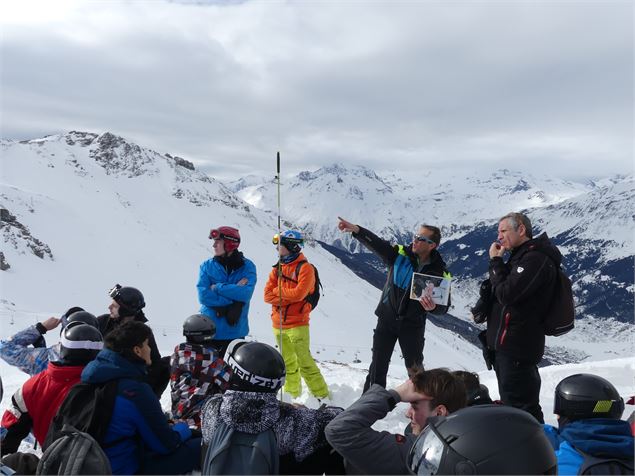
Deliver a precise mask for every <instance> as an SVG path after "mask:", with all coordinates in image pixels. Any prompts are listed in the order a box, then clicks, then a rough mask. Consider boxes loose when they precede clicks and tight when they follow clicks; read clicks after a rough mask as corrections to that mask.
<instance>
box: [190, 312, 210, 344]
mask: <svg viewBox="0 0 635 476" xmlns="http://www.w3.org/2000/svg"><path fill="white" fill-rule="evenodd" d="M183 335H184V336H185V338H186V339H187V341H188V342H190V343H192V344H208V343H209V342H210V341H211V340H212V339H214V336H215V335H216V325H215V324H214V321H212V320H211V319H210V318H209V317H207V316H204V315H203V314H192V315H191V316H190V317H188V318H187V319H185V322H184V323H183Z"/></svg>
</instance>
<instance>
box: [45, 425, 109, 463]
mask: <svg viewBox="0 0 635 476" xmlns="http://www.w3.org/2000/svg"><path fill="white" fill-rule="evenodd" d="M59 435H60V437H59V438H57V439H56V440H55V441H53V442H52V443H51V444H50V445H49V447H48V448H47V449H46V451H44V454H43V455H42V458H41V459H40V462H39V464H38V465H37V469H36V470H35V474H37V475H40V474H42V475H44V474H68V475H75V474H112V468H111V466H110V460H109V459H108V456H106V453H104V450H103V449H102V448H101V446H99V443H97V442H96V441H95V439H94V438H93V437H92V436H90V435H89V434H88V433H85V432H83V431H79V430H77V429H76V428H74V427H73V426H71V425H64V426H63V427H62V429H61V430H60V432H59Z"/></svg>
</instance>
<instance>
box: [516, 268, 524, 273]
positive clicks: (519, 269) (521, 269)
mask: <svg viewBox="0 0 635 476" xmlns="http://www.w3.org/2000/svg"><path fill="white" fill-rule="evenodd" d="M516 271H518V272H519V273H522V272H523V271H525V268H523V267H522V266H519V267H518V268H516Z"/></svg>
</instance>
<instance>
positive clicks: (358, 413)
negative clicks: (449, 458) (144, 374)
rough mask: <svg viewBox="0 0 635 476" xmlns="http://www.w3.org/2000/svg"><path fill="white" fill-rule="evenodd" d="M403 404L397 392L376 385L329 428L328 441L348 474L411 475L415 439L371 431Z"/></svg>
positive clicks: (335, 419) (413, 437) (410, 436)
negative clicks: (408, 467) (411, 457)
mask: <svg viewBox="0 0 635 476" xmlns="http://www.w3.org/2000/svg"><path fill="white" fill-rule="evenodd" d="M400 401H401V399H400V398H399V394H398V393H397V392H395V391H394V390H386V389H385V388H383V387H382V386H380V385H377V384H374V385H373V386H372V387H370V389H368V391H367V392H366V393H364V394H363V395H362V396H361V397H360V398H359V400H357V401H356V402H355V403H353V404H352V405H351V406H350V407H348V408H347V409H346V410H344V411H343V412H342V413H340V414H339V415H337V416H336V417H335V418H334V419H333V421H331V422H330V423H329V424H328V425H327V426H326V429H325V430H324V432H325V434H326V439H327V440H328V442H329V443H330V444H331V446H332V447H333V448H334V449H335V450H336V451H337V452H338V453H339V454H340V455H342V457H343V458H344V459H345V460H346V463H347V472H348V473H349V474H350V472H351V471H349V470H353V471H355V472H357V473H360V474H408V469H407V463H406V461H407V457H408V452H409V451H410V448H411V447H412V445H413V443H414V441H415V439H416V436H415V435H406V436H404V435H398V434H395V433H389V432H387V431H376V430H373V429H372V428H371V427H372V425H373V424H374V423H375V422H376V421H377V420H381V419H382V418H384V417H385V416H386V415H387V414H388V413H389V412H390V411H392V410H393V409H394V408H395V405H397V403H399V402H400ZM351 466H352V468H351Z"/></svg>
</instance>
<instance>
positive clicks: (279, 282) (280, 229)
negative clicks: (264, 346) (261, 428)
mask: <svg viewBox="0 0 635 476" xmlns="http://www.w3.org/2000/svg"><path fill="white" fill-rule="evenodd" d="M276 170H277V175H276V179H277V182H278V316H279V317H280V328H279V329H278V336H279V338H278V341H279V342H278V345H279V347H280V355H282V356H283V359H284V354H283V353H282V260H281V259H280V240H281V235H282V227H281V223H280V221H281V220H280V151H278V153H277V154H276ZM282 395H283V393H282V387H280V401H281V402H282V401H284V400H283V397H282Z"/></svg>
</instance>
